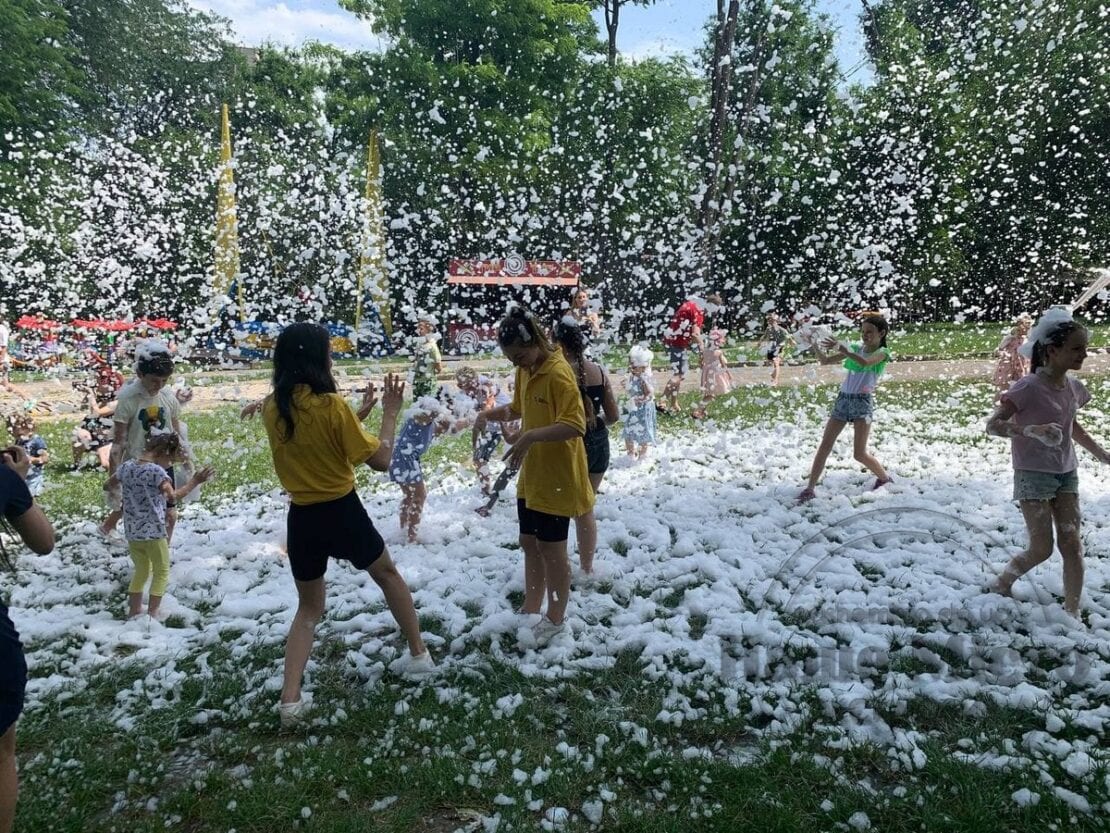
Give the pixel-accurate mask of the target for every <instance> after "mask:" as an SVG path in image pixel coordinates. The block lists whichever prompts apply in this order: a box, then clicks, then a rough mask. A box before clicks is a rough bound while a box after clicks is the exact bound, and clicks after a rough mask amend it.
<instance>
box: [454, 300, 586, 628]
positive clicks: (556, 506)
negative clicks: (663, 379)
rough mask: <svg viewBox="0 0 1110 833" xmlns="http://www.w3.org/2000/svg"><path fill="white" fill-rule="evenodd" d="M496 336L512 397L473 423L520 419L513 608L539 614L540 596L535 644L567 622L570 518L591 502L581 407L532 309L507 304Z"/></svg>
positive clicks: (512, 458) (515, 451)
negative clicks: (512, 375)
mask: <svg viewBox="0 0 1110 833" xmlns="http://www.w3.org/2000/svg"><path fill="white" fill-rule="evenodd" d="M497 341H498V343H499V344H500V345H501V350H502V352H504V354H505V357H506V358H507V359H508V360H509V361H511V362H512V363H513V364H514V365H515V366H516V385H515V389H514V394H513V401H512V403H511V404H509V405H501V406H500V407H497V408H491V409H489V410H486V411H482V412H481V413H479V414H478V418H477V420H476V422H475V425H476V426H477V427H478V428H479V430H480V429H482V428H484V427H485V425H486V423H487V422H491V421H493V422H505V421H506V420H513V419H519V418H522V417H523V420H524V430H523V431H521V433H520V436H518V437H517V438H516V442H515V443H514V444H513V447H512V450H511V451H510V452H509V454H508V455H507V458H506V462H507V463H508V465H509V467H510V468H515V467H519V468H520V475H519V478H518V480H517V519H518V521H519V526H520V547H521V549H522V550H524V604H523V606H522V607H521V609H520V612H521V613H525V614H539V613H540V609H541V608H542V607H543V602H544V597H545V596H546V597H547V615H546V617H544V618H543V619H541V620H540V622H539V624H537V625H536V627H535V628H534V629H533V634H534V637H535V641H536V643H537V644H540V645H542V644H545V643H546V642H548V641H549V640H550V639H551V638H552V637H554V636H555V635H556V634H558V633H559V632H561V631H562V630H563V629H564V628H565V627H566V611H567V601H568V597H569V595H570V564H569V563H568V562H567V534H568V532H569V531H570V519H571V518H577V517H578V516H579V515H584V514H585V513H586V512H589V511H590V509H592V508H593V505H594V490H593V488H592V487H591V486H590V479H589V476H588V475H587V471H586V469H587V466H586V449H585V446H584V445H583V444H582V436H583V434H585V433H586V414H585V410H584V408H583V405H582V396H581V393H580V391H579V390H578V383H577V382H576V380H575V378H574V371H572V370H571V369H570V365H569V364H567V360H566V359H564V358H563V355H562V353H560V352H559V351H558V350H556V349H555V348H554V347H552V345H551V343H550V342H549V341H548V340H547V336H545V335H544V333H543V330H542V329H541V328H540V326H539V325H538V323H537V322H536V319H535V317H534V316H533V315H532V314H531V313H528V312H526V311H525V310H524V309H522V308H521V307H513V309H512V310H511V311H510V312H509V314H508V315H507V316H506V317H505V319H504V320H503V321H502V322H501V325H500V327H499V328H498V332H497Z"/></svg>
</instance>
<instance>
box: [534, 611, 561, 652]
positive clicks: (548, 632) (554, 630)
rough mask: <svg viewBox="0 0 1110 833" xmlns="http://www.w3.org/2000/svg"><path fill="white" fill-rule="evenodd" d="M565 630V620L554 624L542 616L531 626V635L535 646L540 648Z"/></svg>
mask: <svg viewBox="0 0 1110 833" xmlns="http://www.w3.org/2000/svg"><path fill="white" fill-rule="evenodd" d="M565 630H567V623H566V620H563V621H562V622H559V623H558V624H556V623H555V622H552V621H551V620H550V619H548V618H547V617H546V616H544V617H543V619H541V620H540V623H539V624H538V625H536V626H535V627H534V628H532V636H533V637H534V638H535V640H536V646H537V647H540V648H542V647H543V646H544V645H546V644H547V643H548V642H550V641H551V640H552V639H554V638H555V637H556V636H558V635H559V634H561V633H563V632H564V631H565Z"/></svg>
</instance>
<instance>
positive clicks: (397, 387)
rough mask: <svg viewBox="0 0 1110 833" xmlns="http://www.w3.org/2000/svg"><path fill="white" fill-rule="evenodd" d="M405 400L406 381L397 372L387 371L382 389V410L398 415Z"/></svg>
mask: <svg viewBox="0 0 1110 833" xmlns="http://www.w3.org/2000/svg"><path fill="white" fill-rule="evenodd" d="M404 400H405V382H404V380H403V379H402V378H401V377H400V376H398V375H397V374H395V373H387V374H386V376H385V382H384V384H383V389H382V412H383V413H386V414H392V415H393V416H397V414H398V413H400V411H401V404H402V403H403V402H404Z"/></svg>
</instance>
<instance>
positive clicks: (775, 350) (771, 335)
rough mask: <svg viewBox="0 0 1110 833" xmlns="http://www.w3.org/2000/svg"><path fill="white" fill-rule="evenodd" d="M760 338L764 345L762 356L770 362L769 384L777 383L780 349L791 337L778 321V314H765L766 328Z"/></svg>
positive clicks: (780, 365)
mask: <svg viewBox="0 0 1110 833" xmlns="http://www.w3.org/2000/svg"><path fill="white" fill-rule="evenodd" d="M762 338H763V342H764V344H765V345H766V352H765V353H764V357H765V358H766V359H767V361H769V362H770V363H771V384H772V385H777V384H778V383H779V369H780V368H781V367H782V351H783V348H784V347H785V346H786V343H787V342H788V341H791V340H792V339H791V337H790V333H789V331H787V329H786V328H785V327H784V326H782V324H780V323H779V317H778V315H776V314H775V313H773V312H772V313H770V314H769V315H768V316H767V329H766V330H765V331H764V332H763V336H762Z"/></svg>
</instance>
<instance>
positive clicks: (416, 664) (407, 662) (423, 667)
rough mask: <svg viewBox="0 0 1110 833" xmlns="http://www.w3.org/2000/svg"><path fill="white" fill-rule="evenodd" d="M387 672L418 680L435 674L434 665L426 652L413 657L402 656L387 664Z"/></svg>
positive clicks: (408, 655)
mask: <svg viewBox="0 0 1110 833" xmlns="http://www.w3.org/2000/svg"><path fill="white" fill-rule="evenodd" d="M389 670H390V671H392V672H393V673H394V674H396V675H398V676H399V677H408V678H409V679H412V680H419V679H422V678H423V677H430V676H431V675H432V674H434V673H436V663H435V660H433V659H432V655H431V654H430V653H429V652H428V651H424V653H422V654H420V655H419V656H415V657H414V656H413V655H412V654H403V655H402V656H399V657H397V659H395V660H393V662H391V663H389Z"/></svg>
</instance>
